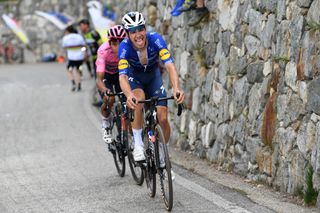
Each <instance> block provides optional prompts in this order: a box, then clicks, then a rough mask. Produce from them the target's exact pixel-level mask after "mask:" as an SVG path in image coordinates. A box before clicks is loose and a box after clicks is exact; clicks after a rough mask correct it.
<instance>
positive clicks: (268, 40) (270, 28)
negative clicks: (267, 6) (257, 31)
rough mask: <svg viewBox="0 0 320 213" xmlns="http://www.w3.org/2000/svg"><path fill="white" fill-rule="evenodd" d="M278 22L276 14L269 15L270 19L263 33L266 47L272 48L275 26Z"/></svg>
mask: <svg viewBox="0 0 320 213" xmlns="http://www.w3.org/2000/svg"><path fill="white" fill-rule="evenodd" d="M275 24H276V17H275V15H274V14H270V15H269V16H268V21H267V23H266V26H265V28H264V29H263V32H262V34H261V41H262V44H263V46H264V47H265V48H270V47H271V44H272V38H273V35H274V27H275Z"/></svg>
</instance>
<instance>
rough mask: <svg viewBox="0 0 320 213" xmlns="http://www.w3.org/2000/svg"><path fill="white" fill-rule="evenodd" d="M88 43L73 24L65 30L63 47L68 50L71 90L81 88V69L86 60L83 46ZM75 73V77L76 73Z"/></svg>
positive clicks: (68, 71)
mask: <svg viewBox="0 0 320 213" xmlns="http://www.w3.org/2000/svg"><path fill="white" fill-rule="evenodd" d="M85 45H86V43H85V41H84V39H83V38H82V36H81V35H80V34H78V33H77V31H76V30H75V29H74V27H73V26H69V27H67V28H66V30H65V36H63V38H62V47H63V48H64V49H66V50H67V58H68V64H67V75H68V78H69V80H70V81H71V83H72V87H71V91H72V92H73V91H75V90H76V84H77V90H78V91H80V90H81V76H80V69H81V65H82V63H83V60H84V51H83V50H82V48H83V47H84V46H85ZM73 74H75V77H74V75H73Z"/></svg>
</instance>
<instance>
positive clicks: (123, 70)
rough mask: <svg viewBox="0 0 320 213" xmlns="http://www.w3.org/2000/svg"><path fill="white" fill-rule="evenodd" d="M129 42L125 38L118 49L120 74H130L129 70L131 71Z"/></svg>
mask: <svg viewBox="0 0 320 213" xmlns="http://www.w3.org/2000/svg"><path fill="white" fill-rule="evenodd" d="M127 42H128V41H127V40H124V41H122V42H121V44H120V46H119V51H118V58H119V64H118V70H119V75H128V71H129V62H128V50H127V48H128V47H127Z"/></svg>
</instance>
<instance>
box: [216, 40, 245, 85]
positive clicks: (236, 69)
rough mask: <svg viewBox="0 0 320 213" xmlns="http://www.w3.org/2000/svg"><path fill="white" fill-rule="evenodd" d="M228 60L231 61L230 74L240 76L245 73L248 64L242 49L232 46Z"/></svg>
mask: <svg viewBox="0 0 320 213" xmlns="http://www.w3.org/2000/svg"><path fill="white" fill-rule="evenodd" d="M228 59H229V63H228V65H229V66H230V69H229V70H228V71H229V72H228V74H231V75H238V74H244V73H245V71H246V70H245V68H246V66H247V62H246V59H245V57H244V56H243V53H242V50H241V49H240V48H238V47H235V46H232V47H231V49H230V54H229V57H228ZM221 83H222V82H221Z"/></svg>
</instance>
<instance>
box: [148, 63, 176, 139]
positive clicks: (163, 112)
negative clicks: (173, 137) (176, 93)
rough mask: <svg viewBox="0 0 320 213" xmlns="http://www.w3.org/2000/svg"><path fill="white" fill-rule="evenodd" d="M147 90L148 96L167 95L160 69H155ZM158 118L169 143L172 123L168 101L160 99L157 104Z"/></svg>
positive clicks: (161, 96)
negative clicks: (169, 116) (170, 121)
mask: <svg viewBox="0 0 320 213" xmlns="http://www.w3.org/2000/svg"><path fill="white" fill-rule="evenodd" d="M149 81H150V82H149V83H148V86H147V88H146V90H147V96H149V97H153V96H158V97H160V98H163V97H166V96H167V94H166V90H165V89H164V86H163V82H162V78H161V75H160V70H159V69H157V70H155V75H154V76H153V77H152V78H151V79H150V80H149ZM157 118H158V121H159V124H160V126H161V128H162V130H163V134H164V137H165V140H166V143H168V141H169V138H170V125H169V121H168V109H167V101H159V102H158V104H157Z"/></svg>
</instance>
